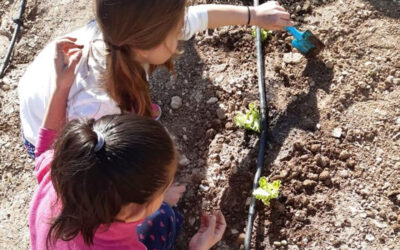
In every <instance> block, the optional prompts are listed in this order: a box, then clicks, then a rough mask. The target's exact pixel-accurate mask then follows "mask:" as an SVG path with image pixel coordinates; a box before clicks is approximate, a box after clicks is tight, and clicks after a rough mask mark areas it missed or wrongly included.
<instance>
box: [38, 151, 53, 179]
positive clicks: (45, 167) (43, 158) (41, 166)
mask: <svg viewBox="0 0 400 250" xmlns="http://www.w3.org/2000/svg"><path fill="white" fill-rule="evenodd" d="M53 158H54V150H47V151H46V152H44V153H43V154H41V155H40V156H39V157H37V158H36V159H35V175H36V179H37V181H38V183H39V184H40V183H41V182H42V181H43V179H44V177H45V176H46V175H49V174H50V168H51V163H52V162H53Z"/></svg>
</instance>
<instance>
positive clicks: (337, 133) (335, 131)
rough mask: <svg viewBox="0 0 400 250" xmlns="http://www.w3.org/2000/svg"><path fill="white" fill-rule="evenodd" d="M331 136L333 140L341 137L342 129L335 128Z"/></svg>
mask: <svg viewBox="0 0 400 250" xmlns="http://www.w3.org/2000/svg"><path fill="white" fill-rule="evenodd" d="M332 136H333V137H335V138H340V137H342V128H335V129H334V130H333V132H332Z"/></svg>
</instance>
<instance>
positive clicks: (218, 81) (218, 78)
mask: <svg viewBox="0 0 400 250" xmlns="http://www.w3.org/2000/svg"><path fill="white" fill-rule="evenodd" d="M224 78H225V77H224V76H223V75H221V76H218V77H217V78H215V82H216V83H218V84H220V83H222V81H223V80H224Z"/></svg>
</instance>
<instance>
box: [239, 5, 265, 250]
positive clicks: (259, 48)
mask: <svg viewBox="0 0 400 250" xmlns="http://www.w3.org/2000/svg"><path fill="white" fill-rule="evenodd" d="M257 5H259V1H258V0H254V6H257ZM256 45H257V69H258V91H259V95H260V111H261V137H260V148H259V151H258V158H257V170H256V174H255V176H254V181H253V191H254V190H256V189H257V187H258V180H259V179H260V176H261V171H262V167H263V164H264V151H265V145H266V136H267V130H268V120H267V104H266V97H265V79H264V75H265V72H264V70H265V67H264V60H263V50H262V46H261V30H260V28H258V27H257V28H256ZM255 203H256V199H255V198H254V196H253V195H252V196H251V201H250V207H249V217H248V221H247V227H246V238H245V240H244V249H245V250H249V249H250V240H251V235H252V230H253V222H254V215H255V208H254V206H255Z"/></svg>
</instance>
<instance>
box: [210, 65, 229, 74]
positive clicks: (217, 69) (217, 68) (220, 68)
mask: <svg viewBox="0 0 400 250" xmlns="http://www.w3.org/2000/svg"><path fill="white" fill-rule="evenodd" d="M227 67H228V65H227V64H226V63H223V64H220V65H216V66H214V67H213V68H212V69H213V70H214V71H215V72H218V73H221V72H224V71H225V70H226V68H227Z"/></svg>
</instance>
